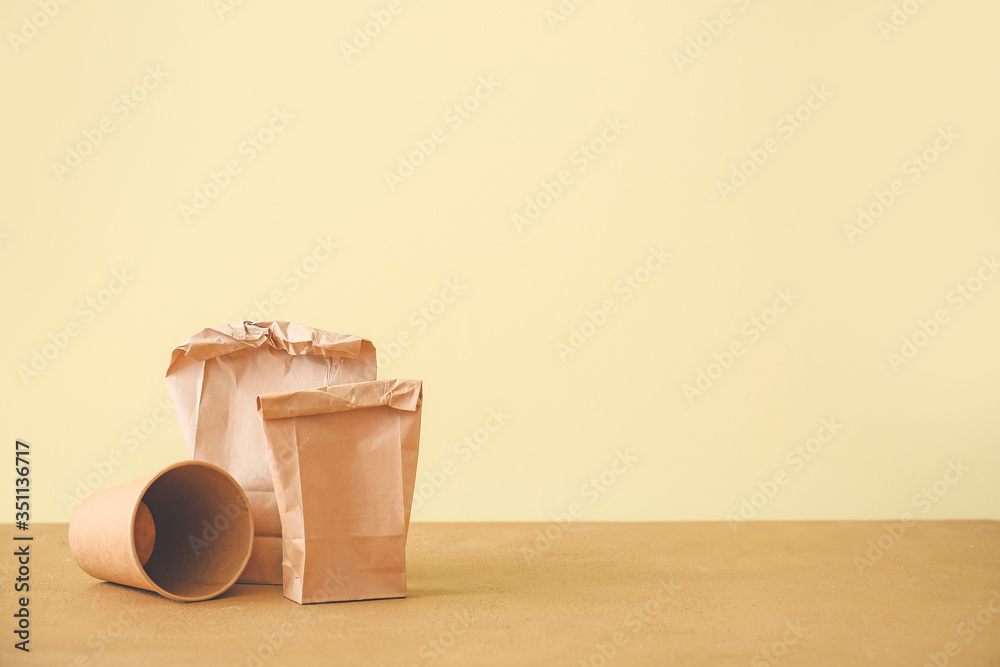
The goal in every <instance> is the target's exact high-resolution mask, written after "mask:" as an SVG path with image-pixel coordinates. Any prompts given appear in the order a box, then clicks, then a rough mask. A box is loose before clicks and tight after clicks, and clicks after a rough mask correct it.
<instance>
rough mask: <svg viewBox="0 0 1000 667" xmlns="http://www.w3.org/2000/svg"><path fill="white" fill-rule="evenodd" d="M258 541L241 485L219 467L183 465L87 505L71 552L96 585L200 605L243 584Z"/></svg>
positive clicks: (74, 524)
mask: <svg viewBox="0 0 1000 667" xmlns="http://www.w3.org/2000/svg"><path fill="white" fill-rule="evenodd" d="M146 509H148V512H147V511H146ZM253 536H254V531H253V518H252V517H251V515H250V510H249V503H248V500H247V496H246V493H244V491H243V489H242V488H241V487H240V485H239V484H238V483H237V482H236V480H235V479H233V478H232V476H231V475H229V473H227V472H226V471H224V470H223V469H222V468H219V467H218V466H215V465H212V464H211V463H205V462H203V461H181V462H179V463H175V464H174V465H171V466H169V467H167V468H165V469H164V470H161V471H160V472H158V473H156V474H155V475H152V476H150V477H145V478H142V479H137V480H134V481H132V482H128V483H126V484H122V485H120V486H116V487H113V488H111V489H107V490H104V491H99V492H97V493H95V494H94V495H92V496H91V497H89V498H87V500H85V501H84V502H83V504H82V505H80V507H79V508H77V510H76V512H75V513H74V515H73V518H72V520H71V521H70V525H69V548H70V552H71V553H72V554H73V559H74V560H76V562H77V564H78V565H79V566H80V568H81V569H83V571H84V572H86V573H87V574H89V575H90V576H92V577H95V578H97V579H105V580H107V581H111V582H114V583H118V584H125V585H127V586H134V587H136V588H142V589H145V590H147V591H153V592H156V593H159V594H160V595H162V596H164V597H167V598H170V599H171V600H178V601H181V602H197V601H199V600H208V599H209V598H213V597H215V596H217V595H221V594H222V593H224V592H225V591H226V590H228V589H229V587H230V586H232V585H233V584H234V583H236V580H237V579H238V578H239V577H240V574H242V572H243V569H244V568H245V567H246V565H247V561H248V560H249V559H250V551H251V548H252V546H253Z"/></svg>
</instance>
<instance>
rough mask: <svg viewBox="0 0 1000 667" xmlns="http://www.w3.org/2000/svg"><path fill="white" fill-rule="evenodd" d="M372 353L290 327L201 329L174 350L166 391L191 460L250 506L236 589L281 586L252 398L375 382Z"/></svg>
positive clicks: (365, 346) (346, 340) (336, 337)
mask: <svg viewBox="0 0 1000 667" xmlns="http://www.w3.org/2000/svg"><path fill="white" fill-rule="evenodd" d="M375 371H376V365H375V346H374V345H372V344H371V342H370V341H368V340H365V339H364V338H359V337H358V336H345V335H341V334H334V333H327V332H326V331H318V330H316V329H312V328H310V327H306V326H302V325H301V324H293V323H289V322H271V321H264V322H242V323H239V324H230V325H225V326H220V327H211V328H208V329H203V330H202V331H199V332H198V333H196V334H195V335H193V336H191V338H189V339H188V340H187V341H185V342H184V343H183V344H182V345H180V346H178V347H177V349H175V350H174V352H173V356H172V357H171V359H170V366H169V367H168V368H167V389H168V390H169V392H170V398H171V400H172V401H173V404H174V410H175V412H176V414H177V420H178V421H179V422H180V426H181V431H182V432H183V434H184V441H185V442H186V444H187V451H188V455H189V456H190V457H191V458H193V459H198V460H201V461H208V462H209V463H214V464H216V465H217V466H219V467H221V468H223V469H224V470H226V471H228V472H229V473H230V474H231V475H232V476H233V477H235V478H236V480H237V481H238V482H239V483H240V485H242V486H243V488H244V489H245V490H246V492H247V496H248V497H249V498H250V509H251V511H252V513H253V520H254V525H255V527H256V530H257V536H256V538H255V540H254V549H253V554H252V555H251V558H250V563H249V564H248V565H247V568H246V570H245V571H244V572H243V576H242V577H241V578H240V583H254V584H279V583H281V522H280V520H279V518H278V508H277V504H276V503H275V498H274V486H273V484H272V482H271V471H270V469H269V468H268V464H267V454H266V447H265V444H264V432H263V430H262V428H261V424H260V418H259V417H258V416H257V396H258V395H260V394H266V393H271V392H281V391H293V390H296V389H306V388H312V387H318V386H321V385H328V384H339V383H342V382H360V381H362V380H374V379H375Z"/></svg>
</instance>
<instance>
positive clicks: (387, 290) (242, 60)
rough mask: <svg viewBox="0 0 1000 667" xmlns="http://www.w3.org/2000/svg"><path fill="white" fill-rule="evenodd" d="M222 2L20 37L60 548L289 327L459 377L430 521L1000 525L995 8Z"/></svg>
mask: <svg viewBox="0 0 1000 667" xmlns="http://www.w3.org/2000/svg"><path fill="white" fill-rule="evenodd" d="M225 2H226V0H217V1H215V2H209V1H207V0H206V1H204V2H170V3H168V2H160V3H132V2H96V3H83V2H71V3H68V4H66V5H62V4H60V3H59V2H58V1H57V0H35V1H27V0H16V1H15V0H10V1H8V2H5V3H3V7H2V9H0V14H2V16H0V26H2V28H3V30H4V33H5V35H6V37H5V40H4V45H3V47H2V49H0V51H2V54H0V76H2V81H3V94H4V100H5V103H4V105H3V107H4V111H3V114H4V121H5V122H4V130H5V131H4V136H3V162H2V167H0V168H2V170H3V172H2V178H3V183H4V187H5V193H6V194H5V196H4V215H3V216H2V219H0V232H2V236H0V271H2V276H3V280H2V287H0V289H2V291H3V304H4V309H3V312H4V315H5V326H4V340H3V352H2V354H3V368H4V373H3V374H2V376H0V382H2V391H3V401H2V407H0V410H2V422H0V426H2V428H0V431H2V436H3V442H6V443H7V446H8V447H9V448H11V449H13V443H14V439H15V437H18V438H23V439H27V440H28V441H30V443H31V448H32V453H33V458H32V465H33V468H32V482H33V485H34V487H33V495H34V499H35V504H34V508H33V519H34V520H38V521H63V520H67V519H68V517H69V515H70V510H71V508H72V507H73V504H74V501H73V500H72V498H73V496H74V495H78V496H81V497H82V496H85V495H86V494H88V493H90V492H91V491H92V490H93V489H96V488H103V487H105V486H108V485H113V484H117V483H121V482H124V481H127V480H129V479H132V478H135V477H138V476H142V475H146V474H149V473H151V472H153V471H155V470H156V469H158V468H159V467H161V466H164V465H166V464H167V463H169V462H171V461H174V460H176V459H178V458H181V457H183V455H184V450H183V446H182V442H181V438H180V432H179V430H178V428H177V426H176V424H175V422H174V420H173V417H172V415H169V414H167V413H166V412H164V411H163V410H162V408H161V407H160V406H161V405H166V401H167V395H166V389H165V384H164V379H163V374H164V371H165V369H166V366H167V361H168V359H169V355H170V351H171V349H172V348H173V347H174V346H175V345H176V344H178V343H180V342H181V341H183V340H184V339H185V338H186V337H187V336H188V335H190V334H191V333H193V332H195V331H197V330H198V329H201V328H202V327H204V326H208V325H211V324H220V323H223V322H227V321H238V320H240V319H244V318H259V317H264V318H266V317H274V318H277V319H288V320H295V321H300V322H303V323H306V324H310V325H312V326H315V327H318V328H324V329H328V330H331V331H337V332H342V333H355V334H360V335H364V336H366V337H369V338H371V339H372V340H373V341H374V342H375V343H376V345H377V346H378V347H379V349H380V354H381V355H383V360H382V362H381V364H382V366H383V368H382V370H381V376H382V377H391V376H399V377H416V378H422V379H423V380H424V381H425V412H424V430H423V441H422V451H421V462H420V481H421V482H422V483H423V486H422V489H423V492H422V493H421V497H419V498H418V500H417V509H416V511H415V514H414V517H415V519H417V520H494V519H495V520H549V519H550V517H552V516H553V515H554V514H556V515H558V514H559V513H566V512H568V510H569V509H576V510H578V511H576V512H575V514H574V518H579V519H617V520H651V519H719V520H721V519H725V518H726V517H727V516H729V517H730V518H732V517H733V516H737V513H738V512H739V511H740V508H741V506H742V507H743V513H744V516H745V517H749V516H752V517H753V518H756V519H788V518H813V519H829V518H890V517H899V516H901V514H902V513H903V512H910V513H912V514H913V515H914V516H915V517H916V518H955V517H970V518H972V517H976V518H982V517H986V518H1000V512H998V508H1000V502H998V501H1000V485H998V484H997V483H996V482H997V477H998V474H1000V448H998V444H1000V443H998V436H1000V419H998V411H997V407H998V404H1000V383H998V379H1000V354H998V351H997V325H998V324H1000V280H998V279H995V276H994V274H995V273H996V271H997V267H996V265H995V263H994V262H996V260H997V258H998V254H997V253H998V252H1000V229H998V213H1000V211H998V205H997V201H998V200H997V197H996V183H997V180H998V177H1000V166H998V165H1000V162H998V158H997V156H998V141H1000V130H998V123H997V120H998V114H1000V95H998V94H997V87H996V77H997V72H998V66H1000V46H998V45H997V41H996V39H995V36H996V35H995V33H996V29H995V26H996V25H997V22H998V20H1000V5H997V3H995V2H988V1H986V0H981V1H974V0H964V1H954V2H947V3H944V2H928V3H926V4H923V5H921V4H919V3H917V2H916V0H908V1H907V2H897V3H896V4H895V7H896V9H894V4H893V3H892V2H888V1H886V2H862V1H860V0H854V1H851V2H837V3H793V2H757V1H754V2H746V1H744V0H736V1H733V2H729V1H727V0H714V1H699V2H683V3H680V2H676V3H666V2H651V1H645V2H625V3H620V2H608V1H606V0H591V1H590V2H586V3H584V4H582V5H580V6H576V5H574V4H573V3H572V2H570V0H563V2H562V3H560V2H558V0H547V1H540V2H528V1H521V0H518V1H516V2H503V3H501V2H492V3H488V2H457V1H452V2H417V1H407V0H400V1H399V2H398V3H397V2H395V0H394V1H393V2H391V3H390V2H385V1H372V2H353V3H319V2H308V3H307V2H283V3H277V2H264V1H263V0H246V1H245V2H242V3H241V4H240V3H237V2H235V0H232V2H231V3H226V4H223V3H225ZM230 4H232V5H234V6H230ZM560 7H561V8H562V11H563V12H564V14H565V16H564V15H562V14H559V13H558V12H559V11H560ZM46 8H47V10H46ZM229 9H231V10H232V11H228V10H229ZM392 10H395V12H396V13H392ZM570 10H572V11H570ZM46 11H48V13H50V14H52V16H51V17H49V16H47V14H46V13H45V12H46ZM372 12H375V15H374V16H377V17H378V16H380V17H381V18H382V21H383V22H386V16H387V15H388V16H389V17H391V21H388V22H387V25H385V26H384V27H378V28H377V29H376V25H377V24H372V25H369V26H368V28H369V30H370V31H371V32H372V33H377V34H376V35H375V36H374V37H371V38H370V39H369V41H368V42H367V44H366V43H365V42H364V41H363V40H362V39H360V38H358V37H357V35H358V34H359V32H362V33H363V31H364V30H365V28H366V24H368V22H370V21H373V20H375V19H373V15H372ZM907 12H911V13H912V15H911V14H908V13H907ZM563 19H565V20H563ZM893 21H895V24H894V23H893ZM37 26H41V27H37ZM896 28H898V29H896ZM713 32H714V33H717V34H713ZM12 35H13V37H12ZM355 39H357V44H358V45H359V46H356V47H355V49H354V50H351V49H349V48H346V47H345V46H344V44H350V43H351V42H352V41H353V40H355ZM699 41H700V42H701V44H702V45H703V46H701V47H698V46H697V43H698V42H699ZM685 58H687V60H685ZM456 104H458V105H459V107H458V109H456V108H455V105H456ZM462 105H464V107H463V106H462ZM796 114H797V117H796ZM250 137H256V139H254V140H253V141H255V142H256V143H257V145H256V146H255V145H254V144H253V143H251V140H250ZM420 146H423V149H422V150H423V152H424V153H430V155H429V157H425V156H424V155H423V154H421V153H420V152H418V153H417V154H415V155H413V160H412V162H414V163H419V164H418V165H416V166H413V169H412V173H411V172H410V170H409V169H408V168H407V165H403V168H402V171H400V169H401V164H400V163H401V160H404V161H406V162H407V163H410V162H411V160H410V157H409V156H410V154H411V152H413V151H420V150H421V148H420ZM431 148H433V152H431ZM747 160H750V162H746V161H747ZM753 160H756V163H755V162H753ZM917 161H919V162H917ZM57 163H58V164H57ZM757 163H760V164H757ZM734 169H735V170H736V173H734ZM740 170H742V172H744V173H742V174H741V173H740ZM227 171H228V173H226V172H227ZM390 171H392V172H396V176H395V177H387V176H386V172H390ZM746 174H749V175H746ZM213 181H214V183H213ZM895 181H898V182H895ZM722 183H728V186H729V187H728V188H726V187H723V186H722V185H720V184H722ZM223 186H224V187H223ZM202 197H204V199H202ZM880 198H881V200H882V202H881V203H880V202H879V199H880ZM528 200H531V201H532V202H534V203H533V204H529V202H528ZM533 206H538V208H537V209H534V208H533ZM185 207H190V208H185ZM859 207H863V208H865V209H870V211H871V212H872V214H873V215H874V216H875V217H874V218H873V219H872V220H871V222H868V221H867V220H864V219H862V221H861V223H860V224H859V223H858V222H857V220H858V217H859V215H858V209H859ZM880 207H881V208H880ZM515 214H517V215H519V216H521V218H515V217H514V216H515ZM332 245H335V247H331V246H332ZM666 255H669V257H665V256H666ZM984 258H985V260H984ZM630 281H631V282H630ZM960 290H965V294H963V292H962V291H960ZM88 301H90V305H88ZM276 302H280V303H276ZM771 308H773V310H769V309H771ZM779 311H780V312H779ZM588 313H590V315H588ZM755 318H757V319H756V320H755ZM935 318H937V321H934V320H935ZM921 321H923V322H924V324H923V327H924V329H926V330H927V331H930V332H932V333H933V335H930V334H925V333H923V331H922V329H921ZM589 322H594V324H591V323H589ZM574 331H575V332H576V333H574ZM904 338H906V339H907V340H909V341H910V343H912V344H913V345H914V346H915V347H914V348H913V349H910V348H909V347H908V346H907V345H908V344H904V341H903V339H904ZM394 342H395V343H396V344H397V347H393V344H394ZM577 348H578V349H577ZM734 348H735V351H736V352H737V354H735V355H734V356H732V357H729V356H727V355H728V354H732V351H731V350H732V349H734ZM904 354H905V355H909V356H908V357H907V356H904ZM892 355H899V357H898V358H897V357H895V356H892ZM46 356H47V357H49V358H46ZM33 363H34V367H32V364H33ZM699 372H704V373H705V374H706V375H705V376H704V377H700V376H699ZM685 385H689V386H690V387H689V388H688V389H687V390H686V389H685ZM824 420H826V421H824ZM501 422H502V423H501ZM488 429H491V430H488ZM465 438H468V439H469V440H468V443H471V445H470V444H467V442H465V441H463V439H465ZM810 438H816V439H815V440H813V441H811V442H810V440H809V439H810ZM824 441H825V442H824ZM796 448H799V449H800V450H801V451H799V452H798V453H797V452H796ZM810 448H811V450H812V452H810V451H809V450H810ZM11 468H12V467H11V466H10V465H6V466H3V467H2V469H0V481H2V482H3V488H8V489H9V488H11V486H12V483H13V482H12V479H13V471H12V469H11ZM949 470H950V471H951V472H949ZM602 472H603V481H601V480H602ZM592 478H593V479H595V480H596V481H594V482H591V481H590V480H591V479H592ZM435 483H436V485H435ZM925 488H926V489H928V491H927V492H926V494H924V495H920V494H922V493H924V491H923V489H925ZM769 496H773V497H769ZM932 501H933V502H932ZM573 503H577V504H578V505H573ZM754 505H756V507H754ZM0 520H3V521H10V520H13V516H10V517H8V516H4V517H2V518H0Z"/></svg>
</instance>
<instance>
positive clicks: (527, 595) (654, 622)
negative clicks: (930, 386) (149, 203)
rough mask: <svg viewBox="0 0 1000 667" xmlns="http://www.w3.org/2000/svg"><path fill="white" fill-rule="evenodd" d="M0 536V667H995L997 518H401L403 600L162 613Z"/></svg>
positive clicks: (127, 591)
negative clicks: (19, 620)
mask: <svg viewBox="0 0 1000 667" xmlns="http://www.w3.org/2000/svg"><path fill="white" fill-rule="evenodd" d="M14 532H15V531H14V530H13V528H12V527H11V526H9V525H4V526H2V527H0V537H2V539H3V540H5V542H6V544H7V545H23V544H26V543H27V544H30V549H29V551H30V563H29V567H30V574H29V577H30V581H29V583H30V587H31V590H30V593H29V597H30V600H29V606H28V609H29V612H30V632H31V635H30V644H29V646H30V648H31V652H30V653H29V654H25V653H23V652H21V651H17V650H15V649H14V648H13V644H14V641H16V638H14V637H13V635H12V633H11V631H12V630H13V629H14V624H15V621H16V619H13V618H12V613H13V612H14V611H15V610H16V609H17V606H16V605H17V599H16V596H15V595H14V594H13V593H12V589H13V587H14V585H15V583H16V581H15V578H16V577H17V576H18V573H17V568H18V564H17V563H16V562H15V558H14V557H13V555H12V554H13V551H14V547H10V546H9V547H8V548H6V549H5V550H4V551H5V556H4V558H3V560H2V586H3V590H4V597H3V599H4V601H5V602H4V610H3V618H5V619H6V621H3V623H4V624H5V626H6V627H3V628H0V629H2V630H3V634H2V636H3V637H5V639H4V640H3V644H2V647H0V664H3V665H8V664H36V665H80V666H85V665H117V664H121V665H159V664H165V665H166V664H169V665H247V666H262V665H269V666H270V665H273V666H274V667H277V666H279V665H311V664H316V665H327V664H332V665H341V664H343V665H361V666H364V665H368V666H372V667H374V666H376V665H386V666H389V665H482V664H502V665H527V664H530V665H568V666H569V665H571V666H574V667H575V666H578V665H591V666H593V667H603V666H604V665H663V664H679V665H713V666H715V665H750V666H751V667H756V666H765V665H767V666H770V665H778V664H782V665H823V666H828V665H862V664H871V665H880V666H881V665H913V666H915V667H920V666H923V665H937V666H938V667H940V666H941V665H946V664H947V665H955V666H958V667H961V666H964V665H968V666H973V665H975V666H983V665H986V666H990V665H1000V523H998V522H987V521H941V522H932V521H927V522H921V523H917V524H915V525H903V524H900V523H895V524H893V523H892V522H888V523H886V522H775V523H751V524H746V525H744V526H742V527H740V528H739V529H738V530H737V531H735V532H734V531H733V530H732V529H731V527H730V526H729V525H728V524H726V523H575V524H566V525H565V526H563V525H559V524H556V523H553V524H528V523H526V524H509V523H507V524H505V523H483V524H468V523H466V524H429V523H414V524H413V525H412V527H411V530H410V537H409V542H408V545H407V560H408V563H407V565H408V575H409V596H408V597H407V598H406V599H400V600H380V601H372V602H349V603H339V604H323V605H309V606H299V605H297V604H295V603H293V602H291V601H289V600H286V599H285V598H283V597H282V595H281V590H280V587H277V586H251V585H239V586H235V587H233V588H232V589H231V590H230V591H229V592H228V593H226V594H225V595H223V596H222V597H220V598H217V599H215V600H210V601H207V602H199V603H190V604H184V603H178V602H172V601H170V600H167V599H164V598H162V597H159V596H157V595H155V594H153V593H148V592H145V591H140V590H136V589H132V588H127V587H124V586H118V585H113V584H108V583H104V582H99V581H96V580H94V579H92V578H90V577H88V576H87V575H86V574H84V573H83V572H82V571H81V570H80V569H79V568H78V567H77V566H76V564H75V563H74V562H73V561H72V559H71V558H70V554H69V549H68V546H67V541H66V535H67V527H66V526H65V525H60V524H50V525H37V526H32V528H31V530H30V531H28V533H27V534H30V535H33V536H34V539H33V540H32V541H31V542H14V541H13V540H12V536H13V533H14ZM19 534H24V533H19Z"/></svg>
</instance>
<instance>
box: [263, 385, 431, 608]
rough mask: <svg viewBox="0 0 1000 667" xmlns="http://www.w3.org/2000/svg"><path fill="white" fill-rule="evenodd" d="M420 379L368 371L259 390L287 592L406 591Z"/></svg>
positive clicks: (302, 598)
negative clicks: (364, 376)
mask: <svg viewBox="0 0 1000 667" xmlns="http://www.w3.org/2000/svg"><path fill="white" fill-rule="evenodd" d="M421 404H422V385H421V382H420V381H419V380H375V381H371V382H358V383H354V384H340V385H333V386H328V387H320V388H317V389H306V390H302V391H292V392H283V393H275V394H264V395H262V396H259V397H258V398H257V410H258V412H259V413H260V417H261V421H262V423H263V425H264V435H265V437H266V439H267V455H268V464H269V465H270V467H271V475H272V478H273V481H274V491H275V495H276V498H277V503H278V512H279V514H280V517H281V535H282V548H283V556H282V583H283V590H284V594H285V597H287V598H289V599H290V600H294V601H295V602H298V603H300V604H308V603H313V602H344V601H348V600H374V599H380V598H398V597H405V596H406V533H407V530H408V529H409V523H410V506H411V504H412V502H413V486H414V483H415V481H416V474H417V451H418V448H419V445H420V409H421Z"/></svg>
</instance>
